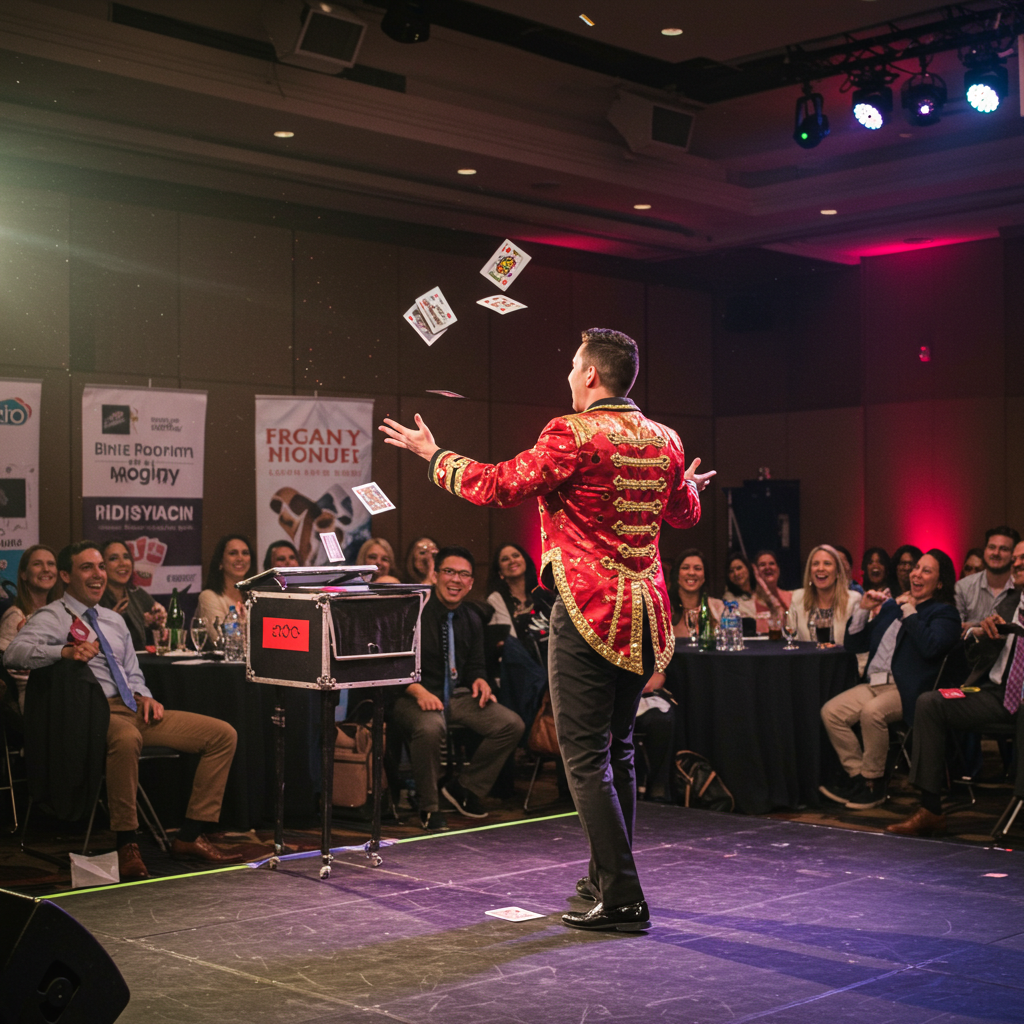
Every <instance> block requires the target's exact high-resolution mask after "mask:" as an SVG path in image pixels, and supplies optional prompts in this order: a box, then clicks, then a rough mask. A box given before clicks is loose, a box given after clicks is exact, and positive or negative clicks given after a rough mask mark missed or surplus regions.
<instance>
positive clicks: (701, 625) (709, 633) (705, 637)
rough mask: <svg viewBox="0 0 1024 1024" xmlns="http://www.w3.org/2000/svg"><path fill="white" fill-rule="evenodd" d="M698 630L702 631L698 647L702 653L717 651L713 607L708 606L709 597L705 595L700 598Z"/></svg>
mask: <svg viewBox="0 0 1024 1024" xmlns="http://www.w3.org/2000/svg"><path fill="white" fill-rule="evenodd" d="M697 629H698V630H699V631H700V640H699V641H698V646H699V647H700V649H701V650H702V651H713V650H714V649H715V620H714V617H713V616H712V614H711V606H710V605H709V604H708V595H707V593H704V594H702V595H701V598H700V615H699V616H698V617H697Z"/></svg>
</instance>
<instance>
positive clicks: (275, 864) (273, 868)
mask: <svg viewBox="0 0 1024 1024" xmlns="http://www.w3.org/2000/svg"><path fill="white" fill-rule="evenodd" d="M280 863H281V862H280V861H279V860H278V859H277V857H271V858H270V860H269V861H267V867H269V868H270V870H271V871H276V870H277V867H278V865H279V864H280Z"/></svg>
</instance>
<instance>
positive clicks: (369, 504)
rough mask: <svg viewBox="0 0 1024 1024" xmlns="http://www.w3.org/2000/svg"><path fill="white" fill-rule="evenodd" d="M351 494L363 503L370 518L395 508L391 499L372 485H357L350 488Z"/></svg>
mask: <svg viewBox="0 0 1024 1024" xmlns="http://www.w3.org/2000/svg"><path fill="white" fill-rule="evenodd" d="M352 493H353V494H354V495H355V496H356V497H357V498H358V499H359V500H360V501H361V502H362V503H363V505H364V507H365V508H366V511H367V512H369V513H370V515H371V516H375V515H376V514H377V513H378V512H389V511H390V510H391V509H393V508H394V507H395V506H394V504H393V503H392V501H391V499H390V498H389V497H388V496H387V495H386V494H385V493H384V492H383V491H382V490H381V489H380V487H378V486H377V484H374V483H369V484H359V485H358V486H357V487H353V488H352Z"/></svg>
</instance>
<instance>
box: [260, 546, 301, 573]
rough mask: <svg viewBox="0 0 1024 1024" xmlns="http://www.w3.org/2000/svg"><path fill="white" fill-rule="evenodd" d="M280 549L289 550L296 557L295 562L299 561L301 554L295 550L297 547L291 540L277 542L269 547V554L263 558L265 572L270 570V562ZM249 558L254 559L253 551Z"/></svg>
mask: <svg viewBox="0 0 1024 1024" xmlns="http://www.w3.org/2000/svg"><path fill="white" fill-rule="evenodd" d="M278 548H288V549H289V550H290V551H291V553H292V554H293V555H294V556H295V561H299V553H298V551H296V550H295V545H294V544H293V543H292V542H291V541H290V540H275V541H274V542H273V543H271V544H269V545H268V546H267V553H266V554H265V555H264V556H263V571H264V572H266V571H267V569H269V568H270V560H271V559H272V558H273V556H274V552H275V551H276V550H277V549H278ZM249 557H250V558H251V557H252V551H250V552H249Z"/></svg>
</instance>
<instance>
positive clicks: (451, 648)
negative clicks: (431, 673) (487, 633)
mask: <svg viewBox="0 0 1024 1024" xmlns="http://www.w3.org/2000/svg"><path fill="white" fill-rule="evenodd" d="M444 647H445V657H444V706H445V707H448V702H449V701H450V700H451V699H452V687H453V685H454V683H455V680H456V679H458V678H459V670H458V669H457V668H456V667H455V612H449V613H448V624H447V625H446V626H445V633H444Z"/></svg>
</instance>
